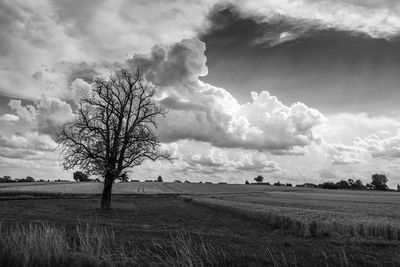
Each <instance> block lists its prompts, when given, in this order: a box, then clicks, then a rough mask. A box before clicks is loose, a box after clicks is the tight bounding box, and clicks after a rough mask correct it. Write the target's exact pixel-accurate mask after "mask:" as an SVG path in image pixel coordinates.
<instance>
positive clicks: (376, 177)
mask: <svg viewBox="0 0 400 267" xmlns="http://www.w3.org/2000/svg"><path fill="white" fill-rule="evenodd" d="M387 182H388V179H387V178H386V175H384V174H378V173H375V174H373V175H372V182H371V184H372V185H373V186H374V187H375V190H388V189H389V188H388V186H387V185H386V183H387Z"/></svg>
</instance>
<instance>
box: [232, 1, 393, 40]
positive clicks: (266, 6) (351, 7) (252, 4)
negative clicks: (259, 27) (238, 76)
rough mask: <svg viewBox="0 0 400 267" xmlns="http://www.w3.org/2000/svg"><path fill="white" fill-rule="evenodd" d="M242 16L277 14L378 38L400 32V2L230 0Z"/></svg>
mask: <svg viewBox="0 0 400 267" xmlns="http://www.w3.org/2000/svg"><path fill="white" fill-rule="evenodd" d="M229 2H230V3H234V4H235V5H237V6H238V7H239V8H238V9H239V10H240V12H241V13H242V16H254V15H257V17H261V19H262V20H263V21H270V20H273V19H274V18H276V16H277V15H281V16H284V17H288V18H291V19H293V18H294V19H297V20H303V23H305V26H306V27H309V26H310V24H311V25H313V26H312V27H316V28H317V29H318V30H321V29H334V30H339V31H351V32H358V33H363V34H367V35H369V36H371V37H376V38H391V37H395V36H396V35H397V34H398V33H399V31H400V19H399V18H400V16H399V15H400V4H399V3H398V2H397V1H391V0H383V1H358V0H339V1H334V0H300V1H280V0H279V1H262V0H259V1H253V0H252V1H249V0H246V1H238V0H234V1H229Z"/></svg>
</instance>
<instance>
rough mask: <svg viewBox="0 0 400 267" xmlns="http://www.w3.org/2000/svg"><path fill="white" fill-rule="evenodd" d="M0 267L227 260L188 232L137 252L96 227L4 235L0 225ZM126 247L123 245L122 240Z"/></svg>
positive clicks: (35, 227) (27, 229) (38, 227)
mask: <svg viewBox="0 0 400 267" xmlns="http://www.w3.org/2000/svg"><path fill="white" fill-rule="evenodd" d="M0 233H1V235H0V266H17V267H19V266H21V267H28V266H49V267H50V266H223V265H225V263H228V261H229V259H228V256H227V255H226V254H225V253H224V252H223V251H222V250H219V249H215V248H214V247H212V246H211V245H210V244H209V243H208V242H206V241H205V240H204V239H203V238H202V237H201V236H198V237H197V238H196V240H195V239H193V237H192V236H191V235H190V234H188V233H186V232H183V231H181V232H177V233H174V234H171V235H170V240H167V241H162V242H154V244H153V245H152V246H150V247H147V248H144V249H143V248H142V249H138V248H135V247H133V246H130V245H129V242H128V243H127V242H121V241H120V240H118V239H117V238H116V236H115V234H114V232H113V231H111V230H109V229H107V228H104V227H101V226H99V225H96V224H94V225H90V224H86V225H85V226H81V225H79V224H78V225H77V226H76V229H75V231H73V232H68V233H67V232H66V230H65V229H64V228H56V227H55V226H52V225H50V224H46V223H42V224H31V225H28V226H15V227H12V228H9V229H5V227H2V225H1V224H0ZM124 241H126V240H124Z"/></svg>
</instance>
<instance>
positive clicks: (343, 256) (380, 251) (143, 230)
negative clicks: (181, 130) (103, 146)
mask: <svg viewBox="0 0 400 267" xmlns="http://www.w3.org/2000/svg"><path fill="white" fill-rule="evenodd" d="M113 204H114V205H113V206H114V209H113V210H111V211H108V212H102V211H100V210H98V209H97V207H98V199H97V198H88V199H52V200H48V199H46V200H43V199H35V200H31V199H26V200H3V201H0V217H1V218H2V227H1V236H0V263H2V264H0V265H2V266H7V264H8V266H15V265H18V263H20V264H21V266H22V265H23V262H22V261H23V260H25V262H35V261H38V262H41V261H43V259H46V258H48V259H49V260H48V262H50V263H52V264H54V259H52V256H51V255H53V258H57V256H56V257H55V256H54V255H58V254H59V256H58V261H57V265H58V266H62V265H63V263H64V264H67V262H69V263H71V261H72V260H74V261H77V262H75V264H76V265H77V266H78V265H80V264H81V265H85V264H88V265H86V266H95V265H98V264H103V265H104V266H110V265H111V266H112V264H114V263H119V264H121V265H124V263H126V264H127V265H129V264H128V263H130V264H139V263H140V264H144V265H145V263H152V264H153V265H154V266H159V265H164V266H165V265H168V266H173V265H174V264H175V265H176V266H190V264H189V263H188V262H187V261H186V262H185V261H184V260H183V259H188V258H190V259H192V260H193V262H194V263H197V264H194V266H198V265H201V264H204V265H219V266H221V265H228V266H245V265H249V266H358V265H360V266H397V265H398V264H400V256H399V246H398V242H394V241H382V240H381V241H379V242H378V241H374V242H366V241H362V240H350V239H346V240H335V239H329V238H316V237H300V236H296V235H292V234H291V233H290V232H286V231H283V230H281V229H277V228H275V227H273V226H271V225H269V224H265V223H264V222H263V221H259V220H250V219H248V218H246V217H242V216H233V215H232V213H230V212H224V211H221V210H217V209H209V208H207V207H202V206H198V205H192V204H191V203H189V202H186V201H182V200H180V199H177V198H176V197H172V196H171V197H168V196H165V197H151V196H148V197H129V198H126V197H116V198H115V199H114V203H113ZM43 224H44V227H43ZM16 226H18V228H17V227H16ZM54 244H59V245H58V246H57V247H55V248H54V249H50V247H54ZM199 244H200V246H199ZM201 244H203V245H201ZM21 246H22V247H21ZM10 247H12V249H10ZM46 249H47V250H46ZM43 250H44V251H43ZM62 250H64V251H69V252H68V253H69V254H68V255H66V253H65V252H64V253H61V252H60V251H62ZM32 251H33V252H32ZM38 251H39V252H40V253H39V252H38ZM96 251H97V252H99V253H97V252H96ZM11 252H13V253H14V254H16V255H15V256H14V258H12V257H10V256H9V255H10V253H11ZM29 252H31V253H29ZM57 253H58V254H57ZM7 255H8V256H7ZM37 255H39V256H40V257H38V256H37ZM78 255H79V257H78ZM196 255H197V256H199V255H200V256H201V257H200V258H197V259H196V257H197V256H196ZM1 260H3V262H1ZM11 263H12V264H11ZM45 263H46V261H44V262H41V264H40V265H44V264H45ZM84 263H85V264H84ZM167 263H168V264H167ZM50 265H51V264H49V266H50Z"/></svg>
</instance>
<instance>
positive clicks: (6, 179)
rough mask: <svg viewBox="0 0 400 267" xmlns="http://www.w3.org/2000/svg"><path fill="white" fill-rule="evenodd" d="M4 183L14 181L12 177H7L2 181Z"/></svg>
mask: <svg viewBox="0 0 400 267" xmlns="http://www.w3.org/2000/svg"><path fill="white" fill-rule="evenodd" d="M2 181H3V183H10V182H11V181H12V178H11V176H8V175H5V176H3V179H2Z"/></svg>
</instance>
